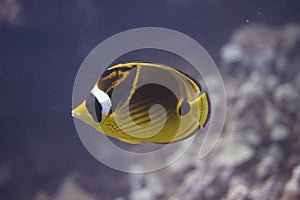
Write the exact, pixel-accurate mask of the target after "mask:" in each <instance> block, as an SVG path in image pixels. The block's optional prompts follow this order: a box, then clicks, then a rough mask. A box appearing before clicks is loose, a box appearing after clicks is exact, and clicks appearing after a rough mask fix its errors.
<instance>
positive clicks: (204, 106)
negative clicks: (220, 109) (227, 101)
mask: <svg viewBox="0 0 300 200" xmlns="http://www.w3.org/2000/svg"><path fill="white" fill-rule="evenodd" d="M192 104H196V105H197V106H196V107H197V108H198V109H200V118H199V123H200V125H201V126H202V127H205V125H206V124H207V122H208V121H209V118H210V109H211V108H210V100H209V97H208V95H207V93H203V94H201V95H200V96H199V97H197V99H195V100H194V101H193V102H192Z"/></svg>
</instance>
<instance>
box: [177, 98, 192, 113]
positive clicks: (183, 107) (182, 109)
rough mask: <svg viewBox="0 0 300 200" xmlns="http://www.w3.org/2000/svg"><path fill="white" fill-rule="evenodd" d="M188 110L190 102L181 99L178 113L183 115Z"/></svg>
mask: <svg viewBox="0 0 300 200" xmlns="http://www.w3.org/2000/svg"><path fill="white" fill-rule="evenodd" d="M189 112H190V104H189V103H188V102H187V101H183V102H182V103H181V105H180V108H179V115H181V116H183V115H186V114H187V113H189Z"/></svg>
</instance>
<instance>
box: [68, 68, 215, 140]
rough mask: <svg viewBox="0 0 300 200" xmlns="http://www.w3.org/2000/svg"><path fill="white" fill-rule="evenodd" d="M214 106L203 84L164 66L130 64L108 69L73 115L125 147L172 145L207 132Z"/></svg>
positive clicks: (73, 111)
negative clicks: (202, 130) (205, 128)
mask: <svg viewBox="0 0 300 200" xmlns="http://www.w3.org/2000/svg"><path fill="white" fill-rule="evenodd" d="M209 115H210V102H209V97H208V94H207V93H206V92H202V91H201V86H200V84H199V83H198V82H197V81H195V80H194V79H193V78H191V77H190V76H188V75H186V74H184V73H182V72H180V71H178V70H176V69H174V68H171V67H168V66H165V65H161V64H153V63H145V62H130V63H122V64H117V65H114V66H112V67H109V68H107V69H106V71H105V72H104V73H103V74H102V76H101V78H100V79H99V80H98V81H97V82H96V84H95V86H94V87H93V89H92V90H91V92H90V94H89V96H88V97H87V98H86V99H85V100H84V101H83V102H82V103H81V104H80V105H79V106H78V107H76V108H75V109H74V110H72V116H73V117H75V118H78V119H80V120H82V121H83V122H85V123H86V124H88V125H90V126H92V127H93V128H95V129H96V130H98V131H99V132H101V133H103V134H105V135H107V136H110V137H114V138H117V139H119V140H121V141H123V142H127V143H131V144H139V143H141V142H153V143H164V144H165V143H170V142H175V141H179V140H183V139H185V138H187V137H189V136H191V135H192V134H193V133H195V132H196V130H198V128H200V127H204V126H205V125H206V124H207V122H208V120H209Z"/></svg>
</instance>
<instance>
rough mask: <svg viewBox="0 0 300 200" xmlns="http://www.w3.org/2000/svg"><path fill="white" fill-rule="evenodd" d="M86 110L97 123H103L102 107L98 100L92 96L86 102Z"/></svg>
mask: <svg viewBox="0 0 300 200" xmlns="http://www.w3.org/2000/svg"><path fill="white" fill-rule="evenodd" d="M85 105H86V108H87V110H88V112H89V114H90V115H91V116H92V118H93V119H94V121H95V122H101V119H102V106H101V104H100V103H99V102H98V100H97V98H96V97H95V96H94V95H93V94H90V95H89V96H88V97H87V98H86V100H85Z"/></svg>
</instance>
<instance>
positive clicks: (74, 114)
mask: <svg viewBox="0 0 300 200" xmlns="http://www.w3.org/2000/svg"><path fill="white" fill-rule="evenodd" d="M71 113H72V117H74V118H78V119H80V116H82V115H84V114H85V113H86V109H85V102H82V103H81V104H80V105H79V106H77V107H76V108H74V109H73V110H72V112H71Z"/></svg>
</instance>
